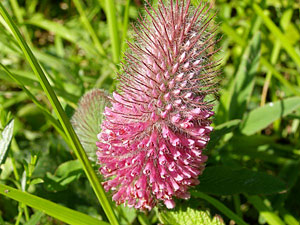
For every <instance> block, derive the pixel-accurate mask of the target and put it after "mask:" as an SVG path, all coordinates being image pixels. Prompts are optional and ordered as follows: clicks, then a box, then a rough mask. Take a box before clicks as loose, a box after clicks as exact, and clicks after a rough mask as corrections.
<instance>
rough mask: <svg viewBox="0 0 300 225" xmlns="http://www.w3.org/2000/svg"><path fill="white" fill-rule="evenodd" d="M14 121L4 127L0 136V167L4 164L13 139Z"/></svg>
mask: <svg viewBox="0 0 300 225" xmlns="http://www.w3.org/2000/svg"><path fill="white" fill-rule="evenodd" d="M13 130H14V120H11V121H10V122H9V123H8V124H7V125H6V126H5V127H4V130H3V131H2V133H1V136H0V165H1V164H2V163H4V159H5V156H6V155H7V153H8V149H9V145H10V142H11V139H12V137H13Z"/></svg>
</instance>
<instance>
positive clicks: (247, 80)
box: [230, 33, 261, 119]
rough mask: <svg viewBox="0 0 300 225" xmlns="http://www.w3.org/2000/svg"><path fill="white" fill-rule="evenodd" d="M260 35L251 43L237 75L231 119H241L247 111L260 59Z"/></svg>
mask: <svg viewBox="0 0 300 225" xmlns="http://www.w3.org/2000/svg"><path fill="white" fill-rule="evenodd" d="M260 43H261V39H260V33H257V34H256V35H255V36H254V37H253V39H252V40H251V41H250V42H249V45H248V46H247V47H246V49H245V51H244V54H243V56H242V59H241V62H240V65H239V68H238V71H237V73H236V75H235V80H234V87H233V93H232V98H231V101H230V119H241V118H242V116H243V114H244V112H245V111H246V108H247V104H248V102H249V100H250V97H251V93H252V90H253V87H254V78H255V75H256V71H257V69H258V65H259V58H260Z"/></svg>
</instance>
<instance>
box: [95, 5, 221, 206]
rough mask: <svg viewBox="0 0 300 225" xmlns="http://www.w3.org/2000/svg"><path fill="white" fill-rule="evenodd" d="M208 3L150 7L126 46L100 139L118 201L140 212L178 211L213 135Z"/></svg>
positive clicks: (212, 27) (102, 163) (215, 71)
mask: <svg viewBox="0 0 300 225" xmlns="http://www.w3.org/2000/svg"><path fill="white" fill-rule="evenodd" d="M210 10H211V5H210V4H209V3H206V4H204V3H201V4H200V5H199V7H198V8H194V7H192V6H191V3H190V1H173V0H167V1H166V2H165V3H163V2H162V1H159V4H158V7H157V9H156V10H155V9H154V8H153V7H152V6H151V5H150V4H149V3H148V4H147V6H146V7H145V11H146V15H145V17H140V18H139V19H138V22H139V24H138V26H139V28H135V27H134V30H135V33H136V38H135V41H134V42H133V43H128V45H129V50H128V51H127V53H126V54H125V60H124V61H125V62H124V63H123V64H122V72H121V74H120V75H119V81H120V83H119V87H118V91H116V92H114V93H113V97H111V99H110V101H111V107H110V108H109V107H106V108H105V111H104V114H105V120H104V121H103V123H102V131H101V133H100V134H99V135H98V139H99V141H98V142H97V146H98V150H97V156H98V163H99V164H100V166H101V168H100V172H101V174H102V175H103V176H104V177H105V179H106V181H105V182H104V183H103V185H104V188H105V190H106V191H109V190H112V191H113V197H112V198H113V200H114V201H115V202H116V203H117V204H125V205H127V206H130V207H135V208H137V209H141V210H145V209H148V210H151V209H152V208H153V207H154V206H156V205H157V204H159V203H164V204H165V206H166V207H167V208H174V207H175V202H174V197H176V198H181V199H188V198H189V197H190V194H189V192H188V189H189V187H191V186H195V185H197V184H199V180H198V176H199V175H200V174H201V173H202V171H203V169H204V167H205V162H206V160H207V156H205V155H203V154H202V150H203V149H204V148H205V146H206V144H207V142H208V141H209V134H210V132H211V131H212V127H211V126H210V124H211V120H210V118H211V116H212V115H213V114H214V113H213V112H212V108H213V104H212V98H209V96H211V95H213V94H214V93H215V92H216V90H217V87H216V86H217V85H216V84H217V81H216V77H217V76H218V74H219V71H218V69H217V67H218V65H219V61H218V60H216V61H214V59H212V56H213V55H214V54H215V53H216V52H217V51H218V49H217V50H215V49H214V45H215V43H216V42H217V41H218V40H217V41H215V40H216V38H215V36H216V32H215V31H216V29H217V26H215V25H213V23H212V20H213V18H214V15H212V14H211V13H210Z"/></svg>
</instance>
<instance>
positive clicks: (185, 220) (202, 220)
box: [159, 207, 224, 225]
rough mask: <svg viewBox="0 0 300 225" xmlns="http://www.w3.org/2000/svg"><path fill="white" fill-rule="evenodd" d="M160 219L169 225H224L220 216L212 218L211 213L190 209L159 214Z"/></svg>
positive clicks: (185, 208)
mask: <svg viewBox="0 0 300 225" xmlns="http://www.w3.org/2000/svg"><path fill="white" fill-rule="evenodd" d="M159 219H160V220H161V222H162V223H163V224H167V225H196V224H199V225H224V222H223V220H222V219H221V217H219V216H215V217H214V218H211V215H210V213H209V211H202V210H197V209H193V208H190V207H184V208H183V207H182V208H180V209H178V210H172V211H165V212H162V213H160V214H159Z"/></svg>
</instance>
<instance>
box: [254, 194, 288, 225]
mask: <svg viewBox="0 0 300 225" xmlns="http://www.w3.org/2000/svg"><path fill="white" fill-rule="evenodd" d="M248 200H249V202H250V203H251V204H252V205H253V206H254V207H255V208H256V210H257V211H258V212H259V213H260V214H261V216H262V217H263V218H265V220H266V221H267V222H268V224H272V225H284V224H285V223H284V222H283V221H282V220H281V219H280V217H279V216H277V215H276V214H275V213H274V212H272V210H271V209H270V208H269V207H267V206H266V205H265V203H264V202H263V200H262V199H261V198H260V197H258V196H248Z"/></svg>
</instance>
